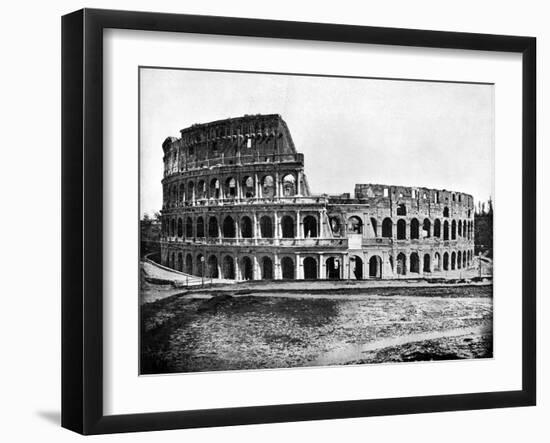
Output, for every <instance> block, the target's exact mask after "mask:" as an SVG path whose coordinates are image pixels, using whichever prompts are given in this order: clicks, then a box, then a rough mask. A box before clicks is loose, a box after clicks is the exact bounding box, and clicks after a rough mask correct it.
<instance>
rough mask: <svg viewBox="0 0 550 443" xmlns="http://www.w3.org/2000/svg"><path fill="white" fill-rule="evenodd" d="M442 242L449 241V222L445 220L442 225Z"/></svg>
mask: <svg viewBox="0 0 550 443" xmlns="http://www.w3.org/2000/svg"><path fill="white" fill-rule="evenodd" d="M443 240H449V222H448V221H447V220H445V222H444V223H443Z"/></svg>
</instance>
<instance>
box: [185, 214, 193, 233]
mask: <svg viewBox="0 0 550 443" xmlns="http://www.w3.org/2000/svg"><path fill="white" fill-rule="evenodd" d="M185 236H186V237H187V238H193V219H192V218H191V217H187V221H186V222H185Z"/></svg>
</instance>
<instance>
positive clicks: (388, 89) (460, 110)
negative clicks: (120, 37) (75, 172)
mask: <svg viewBox="0 0 550 443" xmlns="http://www.w3.org/2000/svg"><path fill="white" fill-rule="evenodd" d="M140 92H141V109H140V112H141V118H140V119H141V151H140V152H141V177H140V184H141V189H140V191H141V213H142V214H143V213H149V214H153V213H154V212H155V211H158V210H160V209H161V206H162V187H161V183H160V182H161V180H162V174H163V164H162V142H163V141H164V139H165V138H166V137H168V136H177V137H179V130H180V129H182V128H185V127H188V126H190V125H192V124H194V123H206V122H209V121H213V120H219V119H224V118H229V117H239V116H242V115H244V114H280V115H282V117H283V119H284V120H285V121H286V123H287V124H288V127H289V129H290V132H291V134H292V138H293V140H294V144H295V145H296V149H297V150H298V152H301V153H303V154H304V162H305V173H306V175H307V178H308V181H309V185H310V188H311V191H312V192H313V193H330V194H337V193H343V192H350V193H352V194H353V190H354V187H355V184H356V183H381V184H389V185H405V186H425V187H429V188H437V189H448V190H453V191H460V192H466V193H469V194H472V195H473V196H474V199H475V200H476V202H477V201H479V200H481V201H485V200H487V199H488V198H489V196H491V195H493V194H494V192H493V168H494V161H493V154H494V153H493V144H494V142H493V124H494V106H493V102H494V87H493V86H490V85H473V84H463V83H438V82H418V81H398V80H379V79H349V78H329V77H310V76H295V75H272V74H247V73H230V72H207V71H186V70H171V69H149V68H147V69H142V70H141V90H140Z"/></svg>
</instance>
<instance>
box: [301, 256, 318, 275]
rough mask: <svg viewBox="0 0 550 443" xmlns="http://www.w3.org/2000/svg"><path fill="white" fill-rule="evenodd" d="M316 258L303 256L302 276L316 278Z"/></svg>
mask: <svg viewBox="0 0 550 443" xmlns="http://www.w3.org/2000/svg"><path fill="white" fill-rule="evenodd" d="M317 268H318V267H317V260H315V259H314V258H313V257H306V258H304V278H305V279H306V280H316V279H317Z"/></svg>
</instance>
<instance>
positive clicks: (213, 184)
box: [210, 178, 221, 199]
mask: <svg viewBox="0 0 550 443" xmlns="http://www.w3.org/2000/svg"><path fill="white" fill-rule="evenodd" d="M220 192H221V191H220V181H219V180H218V179H217V178H213V179H212V180H210V198H215V199H218V198H220V197H221V195H220Z"/></svg>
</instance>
